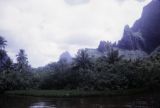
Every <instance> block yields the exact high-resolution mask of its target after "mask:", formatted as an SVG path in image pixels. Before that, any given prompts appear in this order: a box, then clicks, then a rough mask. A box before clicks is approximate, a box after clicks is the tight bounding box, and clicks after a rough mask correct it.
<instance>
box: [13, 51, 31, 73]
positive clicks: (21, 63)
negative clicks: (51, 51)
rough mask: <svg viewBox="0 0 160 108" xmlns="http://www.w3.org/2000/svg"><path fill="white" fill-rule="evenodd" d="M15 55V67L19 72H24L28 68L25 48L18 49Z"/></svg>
mask: <svg viewBox="0 0 160 108" xmlns="http://www.w3.org/2000/svg"><path fill="white" fill-rule="evenodd" d="M16 56H17V69H18V70H19V71H20V72H26V71H28V69H29V65H28V58H27V55H26V54H25V50H23V49H20V51H19V53H18V55H16Z"/></svg>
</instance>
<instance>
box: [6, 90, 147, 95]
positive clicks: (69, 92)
mask: <svg viewBox="0 0 160 108" xmlns="http://www.w3.org/2000/svg"><path fill="white" fill-rule="evenodd" d="M145 93H148V92H147V91H146V90H144V89H132V90H114V91H109V90H108V91H80V90H15V91H6V92H5V93H4V94H5V95H18V96H35V97H92V96H93V97H94V96H125V95H138V94H145Z"/></svg>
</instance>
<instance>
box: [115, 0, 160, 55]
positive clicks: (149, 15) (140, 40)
mask: <svg viewBox="0 0 160 108" xmlns="http://www.w3.org/2000/svg"><path fill="white" fill-rule="evenodd" d="M159 22H160V0H152V1H151V2H150V3H149V4H148V5H147V6H145V7H144V8H143V12H142V15H141V18H140V19H138V20H137V21H136V22H135V24H134V25H133V27H131V28H130V27H129V26H126V27H125V29H124V34H123V37H122V39H121V40H120V41H119V42H118V47H119V48H121V49H127V50H143V51H145V52H147V53H151V52H152V51H154V50H155V49H156V48H157V47H158V46H160V23H159Z"/></svg>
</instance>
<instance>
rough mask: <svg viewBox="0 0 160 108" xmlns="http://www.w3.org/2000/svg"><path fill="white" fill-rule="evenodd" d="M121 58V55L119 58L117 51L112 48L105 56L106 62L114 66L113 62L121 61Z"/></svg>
mask: <svg viewBox="0 0 160 108" xmlns="http://www.w3.org/2000/svg"><path fill="white" fill-rule="evenodd" d="M123 57H124V56H123V55H121V56H119V51H118V50H114V49H113V48H111V50H110V51H109V52H108V54H107V62H108V63H110V64H114V63H115V62H118V61H120V60H122V58H123Z"/></svg>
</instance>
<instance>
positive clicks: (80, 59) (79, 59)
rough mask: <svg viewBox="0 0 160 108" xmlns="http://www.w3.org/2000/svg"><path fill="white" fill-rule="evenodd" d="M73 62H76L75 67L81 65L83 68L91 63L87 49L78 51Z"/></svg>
mask: <svg viewBox="0 0 160 108" xmlns="http://www.w3.org/2000/svg"><path fill="white" fill-rule="evenodd" d="M74 62H75V64H76V67H81V68H83V69H84V68H87V67H88V66H90V64H91V61H90V57H89V55H88V53H87V51H86V50H84V49H82V50H79V51H78V53H77V55H76V58H75V59H74Z"/></svg>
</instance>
